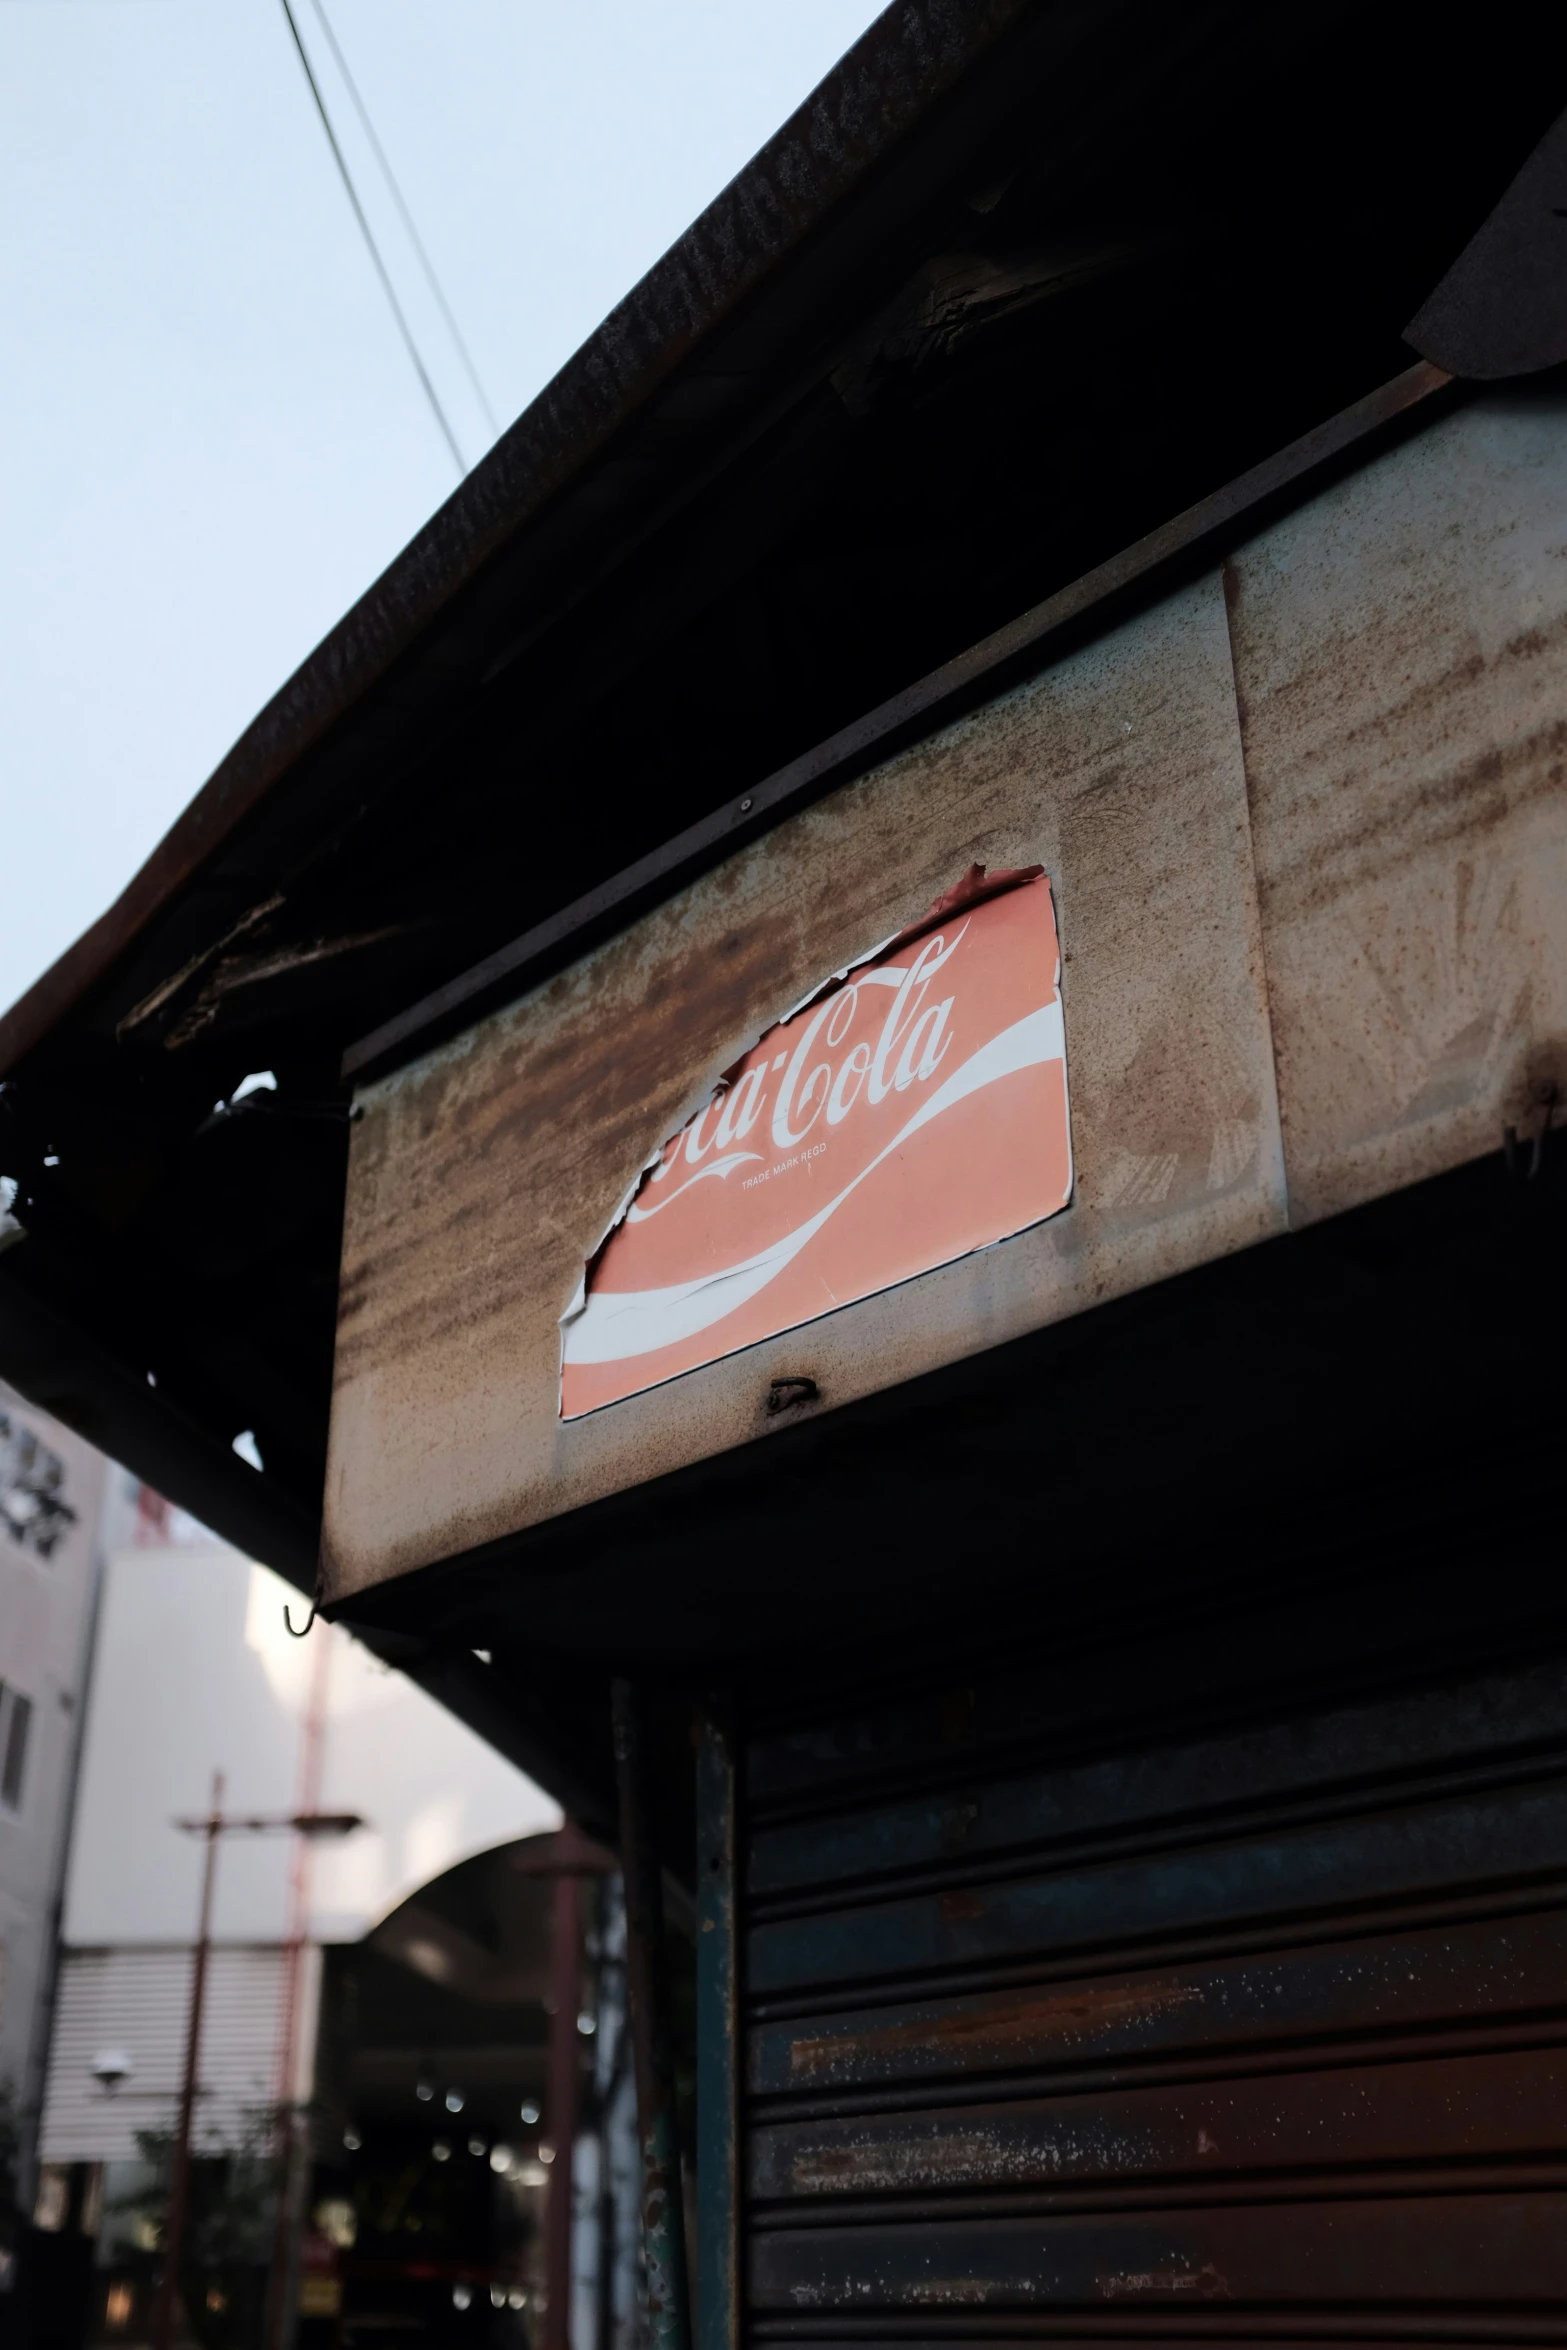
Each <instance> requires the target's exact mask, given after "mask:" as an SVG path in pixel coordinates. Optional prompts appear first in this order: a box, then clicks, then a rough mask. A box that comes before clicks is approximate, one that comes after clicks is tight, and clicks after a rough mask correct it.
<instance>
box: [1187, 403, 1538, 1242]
mask: <svg viewBox="0 0 1567 2350" xmlns="http://www.w3.org/2000/svg"><path fill="white" fill-rule="evenodd" d="M1227 578H1228V587H1229V600H1230V617H1231V630H1232V637H1233V642H1234V648H1235V671H1236V681H1237V686H1238V690H1239V696H1240V706H1241V713H1242V727H1243V732H1244V737H1245V744H1246V770H1247V780H1248V784H1249V788H1250V792H1251V806H1252V825H1253V835H1254V839H1255V842H1256V853H1257V874H1258V887H1259V890H1260V893H1261V898H1262V905H1263V912H1264V922H1265V927H1266V934H1267V956H1268V985H1269V997H1270V1003H1271V1006H1272V1014H1273V1026H1274V1037H1275V1043H1276V1048H1277V1055H1278V1078H1279V1096H1280V1105H1281V1111H1282V1115H1283V1121H1284V1137H1285V1154H1286V1161H1287V1165H1288V1171H1289V1195H1290V1214H1291V1220H1292V1221H1293V1222H1295V1223H1302V1222H1308V1221H1310V1220H1311V1219H1313V1218H1315V1217H1318V1216H1325V1215H1330V1214H1332V1213H1333V1212H1334V1211H1335V1210H1337V1209H1341V1208H1345V1207H1349V1206H1351V1205H1353V1204H1354V1203H1355V1202H1357V1201H1359V1200H1363V1199H1367V1198H1369V1197H1371V1196H1373V1195H1374V1194H1376V1193H1378V1192H1382V1191H1387V1190H1391V1189H1393V1188H1395V1187H1397V1186H1399V1185H1402V1184H1408V1183H1413V1182H1416V1181H1418V1180H1419V1179H1420V1178H1421V1177H1423V1176H1426V1175H1431V1174H1434V1173H1436V1172H1438V1171H1439V1170H1440V1169H1442V1168H1445V1167H1450V1166H1453V1165H1456V1164H1457V1163H1458V1162H1460V1161H1461V1160H1463V1159H1467V1158H1473V1157H1476V1156H1478V1155H1479V1154H1481V1153H1482V1152H1485V1151H1491V1150H1495V1149H1497V1148H1498V1147H1499V1146H1500V1144H1501V1141H1502V1136H1503V1129H1504V1127H1506V1126H1508V1125H1514V1126H1517V1127H1520V1128H1522V1129H1524V1130H1526V1131H1528V1130H1530V1129H1531V1128H1532V1127H1533V1126H1535V1125H1536V1124H1537V1123H1538V1122H1539V1121H1540V1120H1541V1119H1542V1118H1543V1117H1544V1116H1545V1115H1546V1114H1547V1111H1548V1108H1549V1104H1550V1101H1551V1100H1552V1099H1555V1098H1560V1097H1562V1096H1564V1095H1567V704H1564V688H1567V401H1564V400H1563V398H1562V396H1561V394H1560V393H1559V392H1551V393H1542V394H1539V395H1537V396H1526V395H1523V394H1513V395H1508V396H1502V395H1492V396H1489V397H1487V399H1485V400H1484V401H1483V402H1477V403H1475V404H1472V405H1471V406H1469V407H1467V408H1465V409H1463V410H1461V411H1460V412H1458V413H1457V414H1455V415H1453V416H1450V417H1448V418H1446V419H1445V420H1443V421H1441V422H1439V423H1437V424H1435V425H1434V426H1433V427H1432V428H1431V430H1429V431H1428V432H1426V433H1424V434H1423V435H1421V436H1420V437H1419V438H1417V439H1415V440H1413V441H1411V442H1409V443H1407V444H1406V445H1405V446H1404V447H1403V448H1401V449H1399V450H1398V451H1396V452H1395V453H1394V454H1393V455H1391V456H1388V457H1385V458H1383V459H1382V460H1380V461H1379V462H1377V463H1374V464H1372V465H1370V466H1368V467H1366V468H1365V469H1364V470H1363V471H1361V472H1359V473H1357V474H1355V475H1354V476H1353V477H1352V478H1350V479H1349V480H1347V481H1345V482H1343V483H1341V484H1339V485H1338V486H1337V487H1336V488H1335V489H1333V490H1331V491H1329V492H1328V493H1326V494H1325V495H1324V496H1322V497H1320V498H1318V499H1317V500H1315V501H1314V502H1313V503H1312V504H1311V505H1310V506H1308V507H1306V508H1304V509H1303V510H1302V511H1301V512H1300V513H1298V514H1296V515H1294V516H1291V517H1290V518H1289V519H1287V520H1285V521H1283V522H1281V523H1280V524H1278V525H1277V527H1276V528H1275V529H1273V530H1272V531H1270V532H1268V533H1267V534H1266V535H1265V536H1264V537H1263V538H1261V539H1259V540H1258V541H1256V542H1255V543H1254V544H1253V545H1252V546H1250V547H1248V548H1246V549H1245V550H1244V551H1243V552H1242V553H1241V554H1239V555H1237V556H1236V557H1235V558H1234V559H1233V560H1232V562H1231V563H1230V565H1229V566H1228V572H1227Z"/></svg>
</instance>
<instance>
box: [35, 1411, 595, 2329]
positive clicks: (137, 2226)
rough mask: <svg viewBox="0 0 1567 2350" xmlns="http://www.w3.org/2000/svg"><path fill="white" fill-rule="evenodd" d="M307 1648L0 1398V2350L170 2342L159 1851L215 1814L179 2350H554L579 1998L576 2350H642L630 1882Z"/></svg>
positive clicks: (362, 1672) (512, 1784) (346, 1670)
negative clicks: (195, 2344)
mask: <svg viewBox="0 0 1567 2350" xmlns="http://www.w3.org/2000/svg"><path fill="white" fill-rule="evenodd" d="M287 1602H292V1608H293V1618H292V1621H293V1625H294V1627H295V1629H294V1630H291V1629H290V1624H289V1621H288V1620H286V1618H285V1603H287ZM304 1614H305V1610H304V1609H303V1607H302V1606H301V1604H300V1602H299V1601H298V1598H297V1595H295V1594H293V1593H292V1592H291V1591H290V1590H289V1587H288V1586H287V1585H285V1584H283V1583H282V1582H281V1581H279V1579H278V1578H277V1577H276V1576H274V1575H273V1574H271V1573H270V1572H269V1571H268V1570H267V1569H265V1568H262V1567H259V1566H256V1565H254V1564H253V1563H252V1562H251V1561H249V1560H247V1559H245V1558H243V1557H242V1556H241V1555H240V1554H239V1553H238V1552H236V1551H234V1550H232V1549H231V1548H229V1547H228V1546H227V1545H226V1544H224V1543H221V1542H219V1541H217V1540H216V1539H215V1538H214V1537H213V1536H211V1535H210V1534H208V1533H207V1532H206V1531H205V1530H204V1529H203V1528H202V1527H200V1526H199V1525H197V1524H196V1523H195V1522H194V1521H193V1520H191V1519H189V1518H187V1517H185V1516H184V1515H183V1514H182V1513H181V1512H179V1511H177V1510H173V1509H171V1508H170V1507H169V1506H168V1505H167V1504H166V1503H165V1502H163V1501H162V1500H161V1499H160V1497H158V1496H157V1495H156V1494H154V1493H152V1492H151V1491H150V1490H148V1489H147V1488H145V1487H141V1486H138V1485H137V1484H136V1483H135V1481H134V1480H132V1479H130V1478H129V1477H128V1476H126V1475H125V1474H124V1473H123V1472H122V1471H120V1470H118V1469H115V1468H113V1467H112V1466H110V1465H109V1464H107V1463H106V1462H104V1461H103V1460H102V1459H101V1457H100V1456H98V1455H97V1454H95V1453H94V1452H93V1451H92V1449H91V1448H90V1447H89V1446H87V1445H85V1444H84V1443H83V1442H82V1441H81V1440H80V1439H79V1438H78V1437H75V1436H73V1435H72V1434H70V1432H69V1431H67V1430H65V1429H64V1428H62V1427H60V1426H59V1425H58V1424H57V1423H55V1422H54V1421H52V1420H51V1419H49V1418H48V1416H47V1415H45V1414H43V1413H40V1412H38V1411H36V1410H35V1409H34V1408H33V1407H32V1406H31V1405H27V1404H24V1403H22V1402H21V1400H20V1399H19V1398H17V1397H15V1396H13V1395H11V1394H10V1393H9V1392H8V1391H6V1390H3V1389H0V1680H3V1684H4V1693H3V1695H0V1932H3V1936H4V1943H3V1948H4V1969H5V1972H4V1978H3V1982H4V1995H3V2003H0V2082H4V2083H5V2084H6V2088H7V2093H8V2110H9V2115H10V2126H11V2130H12V2134H13V2137H14V2141H15V2144H14V2152H13V2157H12V2171H13V2183H12V2202H13V2205H14V2207H15V2215H16V2216H15V2220H14V2223H13V2227H12V2241H11V2243H10V2244H8V2245H7V2246H6V2268H5V2285H6V2288H7V2292H6V2299H5V2300H3V2301H0V2314H3V2313H4V2311H5V2309H6V2307H7V2306H9V2308H10V2311H11V2314H12V2318H13V2321H14V2322H15V2323H16V2325H17V2327H18V2329H19V2335H20V2338H21V2339H23V2340H27V2341H30V2342H33V2343H37V2344H39V2345H42V2344H44V2343H48V2344H51V2345H52V2344H60V2345H66V2344H70V2345H76V2344H85V2343H88V2342H93V2343H99V2342H103V2343H108V2342H118V2343H136V2342H143V2341H146V2340H148V2339H149V2327H150V2324H151V2305H152V2295H153V2287H154V2283H155V2278H156V2272H157V2267H158V2249H159V2244H160V2241H161V2230H162V2228H163V2225H164V2222H165V2219H166V2201H167V2187H168V2173H169V2166H170V2155H171V2148H172V2142H173V2137H174V2133H175V2130H176V2126H177V2116H178V2107H179V2099H180V2090H181V2080H182V2073H183V2069H184V2064H185V2055H186V2040H187V2032H188V2027H189V2021H190V2012H191V1996H192V1982H193V1973H194V1957H195V1949H194V1946H195V1939H196V1933H197V1920H198V1914H199V1909H200V1894H201V1871H202V1866H203V1857H204V1847H205V1841H206V1839H205V1837H204V1836H203V1835H202V1834H200V1833H195V1832H191V1827H190V1826H189V1825H187V1826H186V1827H185V1828H182V1827H181V1826H180V1825H179V1824H178V1823H180V1822H182V1821H183V1822H186V1823H193V1824H199V1823H200V1822H201V1821H202V1820H203V1819H204V1818H206V1817H208V1816H211V1811H212V1805H213V1800H214V1786H215V1778H216V1777H217V1776H219V1775H220V1776H221V1781H222V1786H221V1793H220V1795H219V1797H218V1800H219V1803H220V1804H221V1814H220V1816H221V1818H222V1819H223V1821H224V1823H225V1828H224V1832H223V1833H222V1834H220V1835H219V1837H218V1838H217V1846H218V1849H217V1853H216V1858H215V1887H214V1903H213V1911H212V1929H211V1943H210V1955H209V1958H208V1962H207V1966H206V1975H205V1992H204V2009H203V2017H202V2028H201V2036H200V2046H199V2051H198V2063H197V2067H196V2074H195V2100H194V2108H193V2127H192V2151H193V2154H194V2156H195V2162H194V2167H193V2172H192V2187H191V2200H190V2217H189V2222H188V2228H187V2244H186V2251H185V2256H184V2260H183V2262H182V2271H181V2274H182V2285H183V2288H184V2289H183V2303H184V2306H183V2308H182V2311H181V2330H180V2336H179V2338H181V2339H189V2340H193V2341H199V2342H202V2343H210V2344H212V2345H213V2346H214V2350H218V2346H219V2345H227V2344H230V2343H233V2344H235V2345H239V2344H250V2343H255V2344H256V2345H257V2346H258V2350H259V2345H260V2344H261V2342H262V2341H263V2340H266V2341H269V2342H283V2341H286V2340H288V2339H290V2338H292V2337H293V2335H294V2334H295V2330H296V2329H300V2330H301V2331H302V2337H303V2338H304V2339H307V2340H310V2339H314V2340H318V2341H322V2342H326V2341H332V2342H336V2341H339V2340H367V2341H368V2340H372V2339H375V2338H377V2337H381V2336H389V2335H392V2334H395V2336H396V2338H397V2339H398V2340H399V2341H400V2342H402V2341H410V2340H413V2341H421V2340H428V2341H446V2340H452V2341H464V2342H478V2341H494V2342H514V2343H517V2344H521V2343H524V2342H529V2341H533V2340H536V2339H539V2338H541V2331H540V2330H541V2328H542V2326H543V2324H544V2321H545V2316H546V2309H547V2301H548V2288H549V2282H550V2279H549V2275H548V2271H547V2257H546V2254H547V2242H546V2239H547V2235H548V2228H547V2216H546V2215H547V2206H548V2201H549V2197H548V2191H547V2190H548V2185H549V2181H550V2178H551V2165H552V2164H553V2163H554V2162H555V2161H556V2160H558V2159H560V2156H559V2154H558V2151H557V2146H556V2143H555V2140H554V2138H553V2137H552V2135H551V2130H552V2116H551V2102H552V2095H553V2096H555V2097H557V2098H558V2097H559V2094H560V2092H559V2088H558V2083H559V2080H560V2077H561V2076H560V2074H559V2071H558V2061H559V2060H558V2057H557V2060H556V2063H557V2070H556V2072H555V2075H554V2081H555V2084H556V2086H555V2088H554V2089H553V2090H552V2074H551V2051H552V2046H553V2045H556V2044H557V2043H558V2038H559V2035H558V2033H557V2032H556V2030H555V2025H554V2016H555V2013H556V2011H557V2010H558V2008H559V2006H560V2003H561V1999H562V1997H565V1999H566V2002H567V2005H568V2006H569V2009H570V2013H569V2015H568V2017H567V2019H566V2022H567V2025H568V2026H569V2029H570V2031H571V2033H572V2035H573V2038H574V2050H575V2054H574V2083H573V2088H572V2093H571V2098H570V2101H569V2102H571V2103H573V2104H574V2105H575V2108H576V2111H575V2115H574V2116H571V2115H568V2116H567V2117H566V2130H567V2134H568V2135H569V2137H570V2139H571V2141H572V2144H571V2149H570V2152H569V2155H568V2160H569V2162H570V2164H571V2174H572V2178H573V2184H574V2196H573V2206H574V2219H575V2225H574V2227H573V2230H572V2236H571V2250H570V2253H569V2261H570V2274H571V2277H572V2305H571V2309H570V2312H569V2320H568V2323H567V2328H566V2331H567V2338H568V2339H569V2340H570V2342H571V2344H572V2346H573V2350H625V2346H626V2345H628V2344H629V2343H630V2342H631V2341H632V2340H633V2339H634V2338H635V2335H636V2331H637V2323H638V2320H637V2306H636V2302H637V2250H636V2193H637V2186H636V2151H635V2129H634V2090H633V2084H632V2081H631V2077H630V2064H629V2060H628V2055H627V2050H626V2040H625V2030H624V2005H623V1969H622V1965H621V1951H622V1947H623V1922H622V1917H621V1909H620V1898H619V1890H618V1881H617V1880H616V1879H615V1878H614V1877H613V1876H612V1875H611V1874H610V1871H609V1863H608V1859H607V1856H605V1855H602V1854H599V1853H597V1852H596V1851H595V1850H594V1849H593V1848H592V1847H590V1846H588V1845H586V1843H585V1842H584V1840H583V1839H581V1838H580V1837H577V1836H576V1834H575V1831H573V1830H571V1829H569V1828H567V1829H565V1830H564V1831H563V1829H562V1821H561V1815H560V1812H559V1809H558V1807H557V1806H556V1805H555V1804H554V1803H553V1802H552V1801H551V1799H550V1798H549V1797H548V1796H546V1795H545V1794H544V1793H543V1792H542V1791H541V1790H540V1789H539V1788H538V1787H536V1786H535V1785H534V1784H533V1783H532V1781H531V1780H529V1779H527V1778H526V1777H524V1775H523V1774H522V1773H521V1772H519V1771H517V1770H516V1769H514V1768H513V1767H512V1766H511V1765H510V1764H509V1763H507V1762H506V1761H504V1760H503V1759H502V1758H501V1757H500V1756H499V1755H497V1754H496V1753H495V1752H494V1750H493V1749H491V1748H490V1747H488V1746H486V1745H485V1744H484V1743H483V1742H482V1741H481V1740H480V1739H479V1738H478V1737H476V1736H475V1735H474V1733H473V1732H472V1731H470V1730H469V1729H467V1728H466V1727H465V1726H464V1725H462V1724H461V1723H459V1722H457V1721H456V1720H454V1719H453V1717H452V1716H450V1715H449V1714H447V1713H446V1712H445V1711H443V1709H442V1708H441V1707H440V1706H439V1705H438V1704H437V1703H436V1702H435V1701H434V1700H433V1699H432V1698H430V1697H429V1696H427V1695H426V1694H425V1693H424V1692H423V1691H422V1690H420V1689H418V1688H417V1687H415V1686H414V1684H413V1683H411V1682H410V1681H408V1680H406V1679H405V1678H404V1677H403V1676H402V1675H401V1674H399V1673H398V1672H396V1671H395V1670H393V1669H391V1668H390V1667H388V1666H387V1665H385V1664H384V1663H382V1662H381V1661H379V1660H378V1659H377V1658H375V1657H373V1656H371V1655H370V1654H369V1653H368V1651H367V1650H365V1649H364V1648H363V1647H361V1646H360V1645H359V1644H358V1643H357V1642H355V1641H354V1640H353V1639H352V1638H351V1637H350V1636H349V1635H347V1634H346V1633H344V1632H342V1631H339V1630H334V1629H333V1628H331V1627H329V1626H327V1625H326V1624H324V1623H319V1622H318V1623H315V1624H314V1625H313V1626H312V1628H311V1629H310V1631H309V1633H308V1634H307V1635H306V1636H305V1637H303V1638H300V1637H296V1632H297V1628H298V1626H299V1625H300V1623H301V1621H302V1619H303V1617H304ZM301 1815H308V1816H311V1817H315V1818H322V1817H326V1818H330V1819H334V1820H336V1821H338V1822H341V1821H343V1820H346V1819H349V1818H353V1819H355V1820H357V1821H358V1822H359V1823H361V1824H359V1825H357V1826H355V1827H353V1828H352V1829H351V1830H348V1831H347V1832H339V1833H335V1834H331V1835H326V1836H319V1835H318V1836H310V1837H306V1836H302V1835H300V1834H299V1833H297V1832H296V1831H294V1830H293V1829H292V1828H291V1827H290V1826H289V1822H290V1821H291V1819H293V1818H295V1817H298V1816H301ZM563 1871H564V1873H565V1875H566V1877H567V1879H569V1882H570V1886H571V1888H572V1890H571V1893H570V1896H569V1900H568V1907H569V1908H570V1913H571V1919H572V1921H573V1922H572V1924H571V1927H570V1932H569V1937H568V1938H569V1941H570V1945H571V1947H570V1949H569V1952H567V1953H566V1954H565V1960H564V1973H563V1972H562V1952H561V1950H560V1949H559V1948H558V1947H557V1945H558V1941H559V1936H558V1932H557V1923H558V1917H559V1914H560V1900H561V1895H560V1893H559V1890H558V1889H559V1887H560V1884H561V1880H562V1872H563ZM563 1985H564V1986H565V1990H564V1992H563V1990H562V1986H563ZM290 2114H293V2115H294V2116H296V2117H299V2121H298V2127H297V2132H296V2135H295V2137H294V2138H292V2139H290V2138H289V2135H288V2128H287V2126H286V2123H287V2117H288V2116H289V2115H290ZM290 2147H292V2149H293V2151H292V2155H291V2157H290V2160H291V2170H290V2175H289V2182H288V2185H287V2188H286V2190H285V2194H284V2207H285V2208H284V2219H285V2225H284V2226H283V2227H282V2228H280V2227H279V2225H278V2197H277V2188H278V2182H279V2177H280V2159H281V2157H282V2156H283V2155H284V2154H285V2153H287V2151H288V2149H289V2148H290ZM19 2254H20V2255H21V2258H20V2270H19V2261H18V2255H19ZM19 2273H20V2278H21V2285H22V2288H23V2289H22V2290H20V2291H18V2290H17V2286H18V2278H19ZM280 2298H281V2303H282V2306H281V2308H280V2306H279V2302H280ZM269 2299H270V2303H271V2307H270V2310H269Z"/></svg>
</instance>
